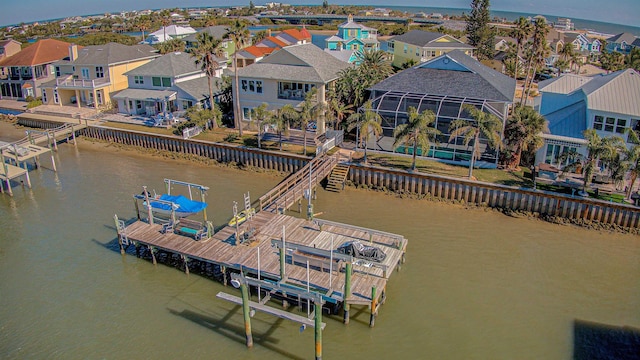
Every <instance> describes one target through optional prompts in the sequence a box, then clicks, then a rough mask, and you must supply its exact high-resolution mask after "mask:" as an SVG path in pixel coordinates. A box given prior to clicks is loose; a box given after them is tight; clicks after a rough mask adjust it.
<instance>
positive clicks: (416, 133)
mask: <svg viewBox="0 0 640 360" xmlns="http://www.w3.org/2000/svg"><path fill="white" fill-rule="evenodd" d="M408 114H409V119H408V120H407V123H406V124H401V125H398V127H396V129H395V130H394V131H393V136H394V137H395V138H396V140H395V141H394V142H393V147H394V148H396V147H397V146H398V145H400V144H406V145H408V146H413V162H412V163H411V170H415V169H416V155H417V153H418V146H420V147H421V148H422V155H423V156H426V155H427V154H428V153H429V148H430V147H431V142H432V141H435V139H436V136H437V135H440V131H439V130H438V129H436V128H435V127H433V126H432V125H433V123H434V122H435V121H436V114H434V113H433V111H431V110H428V109H427V110H424V111H423V112H421V113H418V110H416V108H414V107H413V106H411V107H409V111H408Z"/></svg>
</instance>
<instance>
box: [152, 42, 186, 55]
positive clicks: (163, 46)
mask: <svg viewBox="0 0 640 360" xmlns="http://www.w3.org/2000/svg"><path fill="white" fill-rule="evenodd" d="M156 47H157V48H158V50H159V51H160V54H162V55H164V54H168V53H171V52H176V51H184V48H185V43H184V41H182V40H180V39H171V40H167V41H165V42H162V43H160V44H158V45H157V46H156Z"/></svg>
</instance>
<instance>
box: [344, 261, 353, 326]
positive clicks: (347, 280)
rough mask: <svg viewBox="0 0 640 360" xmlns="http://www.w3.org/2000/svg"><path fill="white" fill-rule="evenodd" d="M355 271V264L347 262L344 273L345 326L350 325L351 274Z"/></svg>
mask: <svg viewBox="0 0 640 360" xmlns="http://www.w3.org/2000/svg"><path fill="white" fill-rule="evenodd" d="M352 270H353V264H352V263H351V262H347V265H346V269H345V272H344V299H343V301H344V324H345V325H347V324H349V302H348V301H347V299H348V298H349V296H351V273H352Z"/></svg>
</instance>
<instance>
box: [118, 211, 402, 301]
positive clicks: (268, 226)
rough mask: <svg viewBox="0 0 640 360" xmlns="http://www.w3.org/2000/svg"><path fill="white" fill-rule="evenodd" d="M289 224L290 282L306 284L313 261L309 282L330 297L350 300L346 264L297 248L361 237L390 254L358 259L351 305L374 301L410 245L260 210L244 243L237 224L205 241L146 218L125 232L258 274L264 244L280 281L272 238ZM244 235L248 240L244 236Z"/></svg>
mask: <svg viewBox="0 0 640 360" xmlns="http://www.w3.org/2000/svg"><path fill="white" fill-rule="evenodd" d="M320 225H322V226H320ZM283 228H284V232H285V239H286V247H287V252H286V254H287V260H286V272H285V273H286V280H285V282H286V283H287V284H290V285H294V286H299V287H306V286H307V268H306V261H307V260H308V261H309V266H310V275H309V286H310V287H311V288H312V289H314V290H315V291H319V292H321V293H323V294H324V295H325V296H326V297H329V298H332V299H335V301H336V302H343V301H344V300H345V299H344V298H343V296H344V284H345V274H344V264H343V263H342V262H339V261H335V260H334V264H333V265H331V266H330V265H329V263H330V259H329V258H328V257H322V256H317V255H314V254H309V253H305V252H304V251H300V250H294V249H293V248H296V247H304V246H306V247H310V248H313V249H317V250H325V251H327V252H330V251H332V250H335V249H336V248H337V247H338V246H340V245H341V244H343V243H344V242H346V241H353V240H358V241H361V242H362V243H365V244H371V245H373V246H376V247H378V248H380V249H382V250H383V251H384V252H385V253H386V255H387V256H386V258H385V260H384V261H383V262H381V263H373V262H369V261H364V260H358V259H354V261H353V276H352V278H351V294H350V295H349V297H348V298H347V299H346V302H347V303H349V304H360V305H365V304H369V303H370V302H371V300H372V299H371V289H372V287H374V286H375V287H376V288H377V289H384V288H385V286H386V283H387V280H388V279H389V277H390V276H391V274H392V273H393V271H394V270H395V269H396V267H397V266H398V265H399V264H400V263H401V262H402V260H403V258H404V253H405V251H406V245H407V241H406V239H404V238H403V237H402V236H400V235H395V234H389V233H382V232H377V231H374V230H370V229H365V228H359V227H355V226H351V225H346V224H339V223H333V222H331V223H329V222H323V221H322V220H317V221H307V220H304V219H299V218H295V217H292V216H288V215H280V214H275V213H272V212H267V211H261V212H259V213H257V214H256V215H255V216H254V217H253V219H252V220H251V221H247V222H245V223H243V224H242V225H240V226H239V229H238V230H239V231H238V232H239V233H240V234H243V233H245V232H252V236H251V237H250V238H249V240H248V241H244V242H238V241H236V229H235V227H231V226H226V227H224V228H223V229H222V230H220V231H219V232H218V233H216V234H215V235H213V236H212V237H211V238H209V239H207V240H203V241H195V240H193V238H190V237H186V236H181V235H178V234H174V233H162V225H160V224H154V225H150V224H149V223H147V222H145V221H140V220H139V221H136V222H134V223H132V224H130V225H128V226H127V227H126V228H125V230H124V234H125V235H126V237H127V238H128V240H129V241H131V242H133V243H134V244H135V245H137V246H140V245H144V246H150V247H152V248H155V249H161V250H164V251H167V252H171V253H175V254H179V255H182V256H186V257H187V258H190V259H197V260H200V261H204V262H208V263H213V264H216V265H219V266H223V267H226V268H228V269H234V270H236V271H240V269H242V270H243V271H244V272H245V274H252V275H256V274H257V273H258V255H257V254H258V248H259V249H260V272H261V277H262V278H267V279H272V280H276V281H279V280H280V257H279V252H278V249H277V248H274V247H273V246H272V241H273V240H281V239H282V231H283ZM240 238H241V239H242V236H240ZM332 238H333V247H331V242H332ZM336 254H337V252H336ZM330 267H331V268H332V269H331V270H332V271H330ZM381 294H382V292H378V293H377V297H378V298H379V297H380V296H381ZM376 300H379V299H376Z"/></svg>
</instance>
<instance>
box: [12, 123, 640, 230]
mask: <svg viewBox="0 0 640 360" xmlns="http://www.w3.org/2000/svg"><path fill="white" fill-rule="evenodd" d="M20 123H22V124H23V125H26V126H34V127H47V126H49V127H53V125H50V124H49V123H47V122H46V121H36V120H28V122H25V123H23V121H22V119H21V120H20ZM82 134H84V135H85V136H88V137H93V138H98V139H103V140H108V141H111V142H116V143H120V144H125V145H133V146H141V147H146V148H152V149H158V150H166V151H175V152H182V153H189V154H195V155H199V156H205V157H209V158H212V159H216V160H218V161H223V162H229V161H234V162H239V163H243V164H247V165H250V166H254V167H260V168H264V169H271V170H278V171H283V172H290V173H294V172H296V171H298V170H299V169H301V168H302V167H304V166H305V165H306V164H307V163H308V162H309V161H310V158H307V157H303V156H297V155H292V154H283V153H279V152H269V151H264V150H259V149H255V148H245V147H240V146H231V145H225V144H216V143H210V142H205V141H197V140H183V139H180V138H175V137H170V136H162V135H156V134H149V133H144V132H136V131H126V130H120V129H112V128H106V127H96V126H89V127H88V128H87V129H85V130H83V131H82ZM348 180H350V181H352V182H353V183H354V184H355V185H367V186H369V187H377V188H386V189H389V190H392V191H404V192H407V193H413V194H419V195H429V196H433V197H436V198H441V199H443V200H450V201H460V202H462V201H464V202H466V203H470V204H477V205H482V206H490V207H495V208H503V209H511V210H523V211H529V212H536V213H540V214H544V215H549V216H557V217H560V218H565V219H580V220H584V221H589V222H596V223H602V224H608V225H615V226H620V227H623V228H632V229H633V228H635V229H637V228H640V209H638V208H637V207H634V206H630V205H624V204H616V203H611V202H606V201H599V200H593V199H589V198H582V197H578V196H569V195H562V194H557V193H552V192H544V191H533V190H532V189H527V188H516V187H512V186H503V185H496V184H489V183H479V182H473V181H468V180H465V179H459V178H450V177H445V176H438V175H432V174H419V173H409V172H406V171H401V170H393V169H383V168H376V167H371V166H364V165H361V164H350V170H349V174H348ZM289 206H290V205H289Z"/></svg>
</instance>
